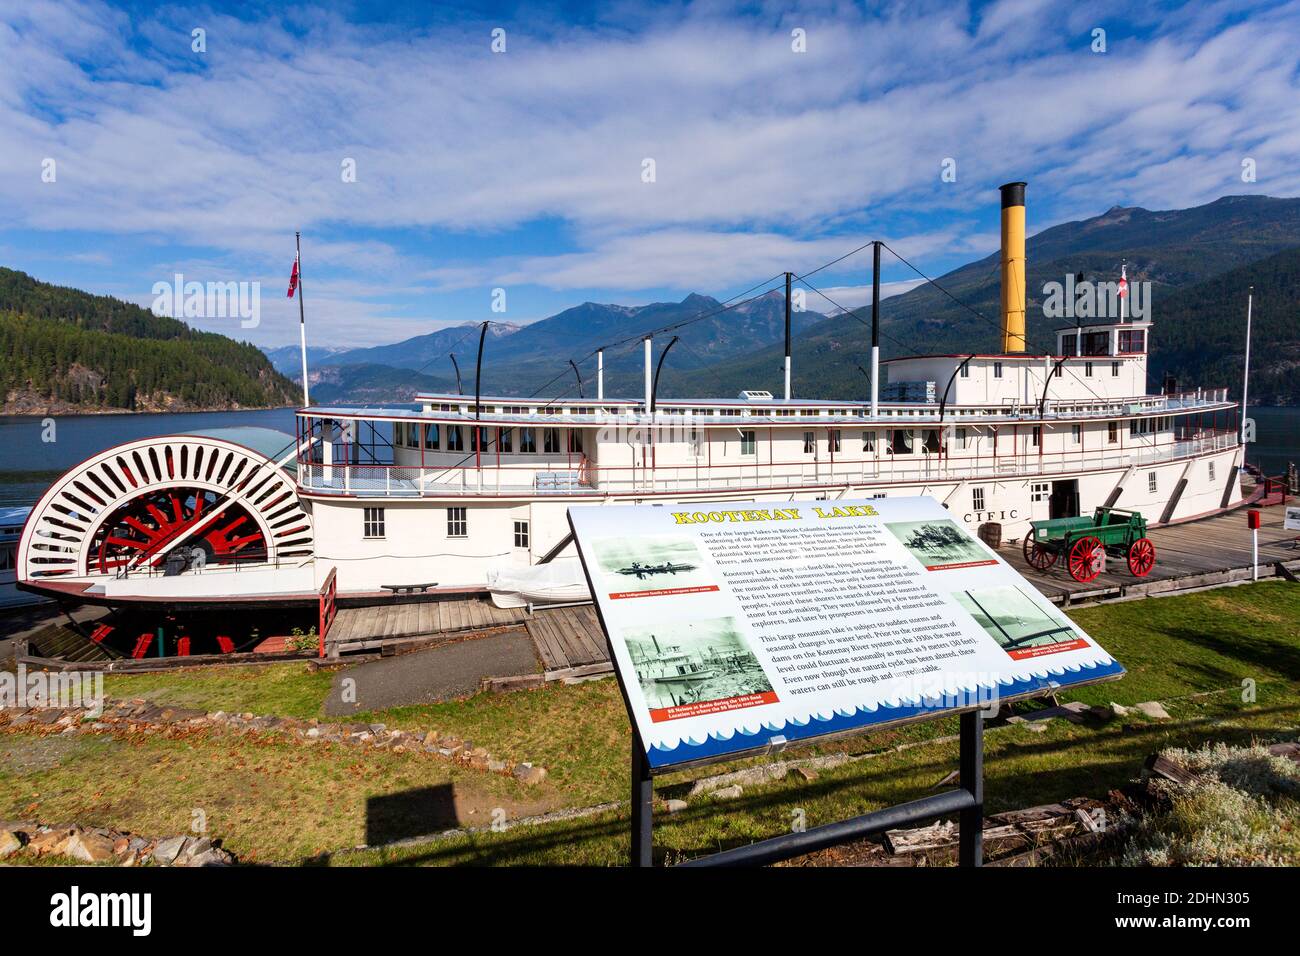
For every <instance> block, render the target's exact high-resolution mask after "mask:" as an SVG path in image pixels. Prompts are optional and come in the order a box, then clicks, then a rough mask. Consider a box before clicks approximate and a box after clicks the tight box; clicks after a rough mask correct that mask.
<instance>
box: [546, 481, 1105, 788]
mask: <svg viewBox="0 0 1300 956" xmlns="http://www.w3.org/2000/svg"><path fill="white" fill-rule="evenodd" d="M569 523H570V525H571V526H572V528H573V533H574V539H575V541H576V543H577V546H578V552H579V554H580V556H581V558H582V562H583V566H584V568H585V569H586V573H587V578H588V580H589V582H590V584H591V591H592V594H593V595H594V597H595V600H596V607H597V611H598V613H599V615H600V619H601V623H602V625H603V626H604V629H605V633H606V634H607V635H608V637H609V644H610V649H611V651H612V653H613V659H614V665H615V668H616V669H617V672H618V675H619V681H620V684H621V686H622V688H623V694H624V696H625V698H626V701H627V705H628V710H629V712H630V714H631V715H632V718H633V720H634V721H635V723H636V727H637V730H638V731H639V733H640V737H641V741H642V743H643V745H644V746H645V749H646V757H647V761H648V762H649V765H650V767H651V768H653V769H663V768H667V767H674V766H679V765H682V764H686V763H692V762H697V761H703V760H710V759H717V758H719V757H724V756H735V755H738V754H742V753H747V752H754V751H761V750H765V749H769V748H771V747H774V746H781V745H783V744H785V743H790V742H793V741H795V740H806V739H808V738H813V737H821V736H825V735H828V734H837V733H844V732H849V731H853V730H856V729H861V728H867V727H870V726H874V725H879V724H887V723H894V722H898V721H902V720H911V719H916V718H919V717H926V716H932V715H936V714H940V713H943V712H948V711H956V710H969V709H970V708H971V707H973V706H978V707H987V706H989V705H991V704H993V703H995V702H999V701H1000V702H1005V701H1008V700H1014V699H1016V698H1020V697H1028V696H1033V695H1035V694H1041V693H1043V692H1044V691H1047V690H1050V689H1054V688H1058V687H1062V688H1063V687H1067V686H1070V685H1077V684H1083V683H1092V682H1095V681H1099V680H1106V679H1113V678H1116V677H1119V676H1120V675H1121V674H1123V673H1124V669H1123V668H1122V667H1121V666H1120V664H1119V663H1118V662H1117V661H1115V660H1114V659H1113V658H1112V657H1111V656H1110V655H1109V654H1107V653H1106V652H1105V651H1104V650H1102V649H1101V647H1099V646H1098V645H1097V643H1096V642H1095V641H1093V640H1092V638H1090V637H1089V636H1088V635H1087V634H1085V633H1084V632H1083V631H1082V630H1081V629H1080V628H1079V626H1078V625H1077V624H1075V623H1074V622H1073V621H1071V620H1070V619H1069V618H1067V617H1066V616H1065V615H1064V614H1062V613H1061V612H1060V611H1059V610H1058V609H1057V608H1056V607H1055V606H1054V605H1052V603H1051V602H1050V601H1048V600H1047V599H1046V598H1044V597H1043V596H1042V595H1041V594H1040V593H1039V592H1038V590H1037V589H1036V588H1034V586H1033V585H1031V584H1030V583H1029V582H1028V581H1026V580H1025V579H1024V578H1023V577H1021V576H1020V574H1018V573H1017V572H1016V571H1015V570H1014V569H1012V568H1011V567H1010V566H1009V565H1008V564H1007V563H1006V562H1005V561H1003V560H1002V559H1001V558H1000V557H999V556H998V554H997V552H995V551H993V550H992V549H990V548H989V547H988V546H987V545H986V544H984V543H983V542H982V541H979V540H978V539H976V538H974V537H972V536H971V535H969V534H968V533H967V532H966V530H965V529H964V528H962V526H961V525H960V524H958V523H957V522H955V521H953V520H952V518H951V517H950V516H949V515H948V512H947V511H946V510H945V509H944V508H943V506H942V505H940V504H939V503H938V502H937V501H935V500H934V499H933V498H928V497H921V498H895V499H872V500H870V501H822V500H817V501H788V502H775V503H772V504H771V505H770V506H767V503H761V505H760V504H756V503H750V502H744V503H740V502H736V503H732V502H710V503H708V504H704V503H687V504H670V505H662V506H661V505H635V506H612V507H599V506H586V507H577V506H575V507H573V508H570V509H569Z"/></svg>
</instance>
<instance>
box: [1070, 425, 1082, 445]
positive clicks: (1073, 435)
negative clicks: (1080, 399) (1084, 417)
mask: <svg viewBox="0 0 1300 956" xmlns="http://www.w3.org/2000/svg"><path fill="white" fill-rule="evenodd" d="M1070 441H1072V442H1074V444H1076V445H1077V444H1079V443H1080V442H1081V441H1083V426H1082V425H1079V424H1077V423H1076V424H1074V425H1071V426H1070Z"/></svg>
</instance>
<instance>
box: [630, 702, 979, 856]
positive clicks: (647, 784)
mask: <svg viewBox="0 0 1300 956" xmlns="http://www.w3.org/2000/svg"><path fill="white" fill-rule="evenodd" d="M958 765H959V767H960V778H961V779H960V784H959V786H958V787H957V789H955V790H947V791H944V792H943V793H937V794H933V795H931V796H927V797H921V798H920V799H918V800H912V801H910V802H909V803H900V804H898V805H897V806H893V807H886V808H885V809H883V810H875V811H872V812H871V813H867V814H863V815H862V816H859V817H851V818H850V819H848V820H840V821H838V822H835V823H827V824H824V825H822V826H819V827H813V828H812V829H810V830H805V831H804V832H802V833H784V834H782V835H780V836H775V837H770V838H768V839H766V840H761V841H759V842H758V843H751V844H749V845H747V846H739V847H735V848H734V849H731V850H723V851H721V852H719V853H713V854H710V855H709V856H703V857H697V858H696V859H694V860H689V861H687V862H685V863H683V864H681V865H682V866H684V867H703V866H764V865H767V864H770V863H779V862H780V861H782V860H788V859H791V858H792V857H796V856H803V855H804V854H807V853H816V852H817V851H818V850H825V849H828V848H830V847H833V846H842V845H844V844H845V843H851V842H853V841H855V840H862V839H865V838H867V837H870V836H874V835H876V834H879V833H884V832H885V831H886V830H894V829H897V828H899V827H903V826H909V825H919V824H923V823H928V822H930V821H931V820H935V819H938V818H939V817H945V816H951V815H954V814H955V815H956V816H957V823H958V850H957V862H958V864H959V865H961V866H982V865H983V862H984V832H983V828H984V715H983V712H982V711H980V710H968V711H965V712H964V713H962V714H961V756H960V759H959V764H958ZM653 804H654V786H653V782H652V777H651V774H650V766H649V764H648V763H647V762H646V758H645V751H644V748H642V746H641V739H640V735H638V734H637V733H636V732H635V731H633V734H632V834H631V835H632V854H631V863H632V866H635V867H647V866H653V865H654V860H653V852H652V848H653V832H654V827H653Z"/></svg>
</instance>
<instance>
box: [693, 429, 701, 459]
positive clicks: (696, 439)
mask: <svg viewBox="0 0 1300 956" xmlns="http://www.w3.org/2000/svg"><path fill="white" fill-rule="evenodd" d="M690 442H691V454H692V455H694V456H695V457H696V458H703V457H704V429H702V428H693V429H691V438H690Z"/></svg>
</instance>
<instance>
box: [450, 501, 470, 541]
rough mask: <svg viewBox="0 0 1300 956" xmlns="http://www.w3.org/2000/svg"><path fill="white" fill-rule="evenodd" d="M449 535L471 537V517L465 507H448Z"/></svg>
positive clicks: (451, 536)
mask: <svg viewBox="0 0 1300 956" xmlns="http://www.w3.org/2000/svg"><path fill="white" fill-rule="evenodd" d="M447 537H449V538H468V537H469V518H468V517H467V515H466V512H465V509H464V508H448V509H447Z"/></svg>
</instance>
